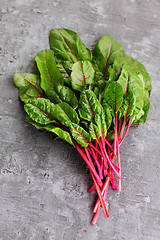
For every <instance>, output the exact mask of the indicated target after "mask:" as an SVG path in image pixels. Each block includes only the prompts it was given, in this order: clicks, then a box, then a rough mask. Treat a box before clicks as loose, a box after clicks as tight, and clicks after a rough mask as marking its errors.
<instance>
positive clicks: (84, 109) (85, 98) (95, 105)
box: [78, 89, 101, 121]
mask: <svg viewBox="0 0 160 240" xmlns="http://www.w3.org/2000/svg"><path fill="white" fill-rule="evenodd" d="M100 111H101V109H100V104H99V101H98V99H97V97H96V95H95V94H94V92H93V91H91V90H89V89H88V90H84V91H83V92H82V93H81V94H80V98H79V106H78V112H79V115H80V117H81V118H83V119H85V120H87V121H94V118H95V114H97V113H99V112H100Z"/></svg>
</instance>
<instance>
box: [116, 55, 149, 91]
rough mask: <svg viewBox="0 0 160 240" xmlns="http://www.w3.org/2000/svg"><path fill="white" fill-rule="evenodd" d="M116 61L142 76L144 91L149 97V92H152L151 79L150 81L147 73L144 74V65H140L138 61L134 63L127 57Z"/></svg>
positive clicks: (133, 60)
mask: <svg viewBox="0 0 160 240" xmlns="http://www.w3.org/2000/svg"><path fill="white" fill-rule="evenodd" d="M116 61H117V62H118V63H119V64H121V65H122V64H125V65H126V66H127V67H130V68H131V69H132V70H133V71H135V72H136V73H137V74H138V75H139V74H140V75H142V78H143V81H144V84H145V90H146V91H148V92H149V95H150V92H151V90H152V86H151V79H150V77H149V75H148V73H147V72H146V69H145V67H144V65H143V64H142V63H140V62H139V61H136V60H135V59H133V58H132V57H128V56H124V57H122V58H119V59H117V60H116Z"/></svg>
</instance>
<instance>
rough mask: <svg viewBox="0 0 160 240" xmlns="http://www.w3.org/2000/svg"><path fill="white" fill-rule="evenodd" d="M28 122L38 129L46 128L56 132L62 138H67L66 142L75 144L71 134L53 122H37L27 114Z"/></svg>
mask: <svg viewBox="0 0 160 240" xmlns="http://www.w3.org/2000/svg"><path fill="white" fill-rule="evenodd" d="M25 120H26V121H27V122H28V123H30V124H32V125H33V126H35V127H36V128H37V129H45V130H46V131H48V132H52V133H54V134H56V135H57V136H58V138H61V139H62V140H65V141H66V142H68V143H69V144H71V145H73V146H74V144H73V142H72V139H71V135H70V134H69V132H67V131H64V130H62V129H61V128H59V127H55V126H54V125H53V124H51V123H50V124H46V125H44V124H43V125H42V124H40V123H37V122H35V121H33V120H32V119H31V118H30V117H29V116H26V119H25Z"/></svg>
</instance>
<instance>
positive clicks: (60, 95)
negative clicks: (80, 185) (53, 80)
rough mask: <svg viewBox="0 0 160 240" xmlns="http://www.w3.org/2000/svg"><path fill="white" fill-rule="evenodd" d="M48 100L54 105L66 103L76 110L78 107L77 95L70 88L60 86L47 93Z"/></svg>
mask: <svg viewBox="0 0 160 240" xmlns="http://www.w3.org/2000/svg"><path fill="white" fill-rule="evenodd" d="M47 97H48V99H49V100H50V101H51V102H53V103H61V102H66V103H68V104H69V105H70V106H71V107H73V108H74V109H75V108H77V106H78V100H77V98H76V96H75V93H74V92H73V91H72V90H71V89H70V88H68V87H66V86H63V85H61V84H58V85H57V86H56V87H55V90H54V89H51V90H49V91H48V92H47Z"/></svg>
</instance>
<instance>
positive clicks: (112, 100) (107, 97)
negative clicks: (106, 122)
mask: <svg viewBox="0 0 160 240" xmlns="http://www.w3.org/2000/svg"><path fill="white" fill-rule="evenodd" d="M103 97H104V99H103V104H105V103H107V104H108V105H109V106H110V107H111V109H113V111H114V112H115V111H117V112H118V110H119V108H120V107H121V105H122V103H123V89H122V86H121V85H120V84H119V83H118V82H111V83H110V84H109V86H108V87H107V89H106V90H105V92H104V94H103Z"/></svg>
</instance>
